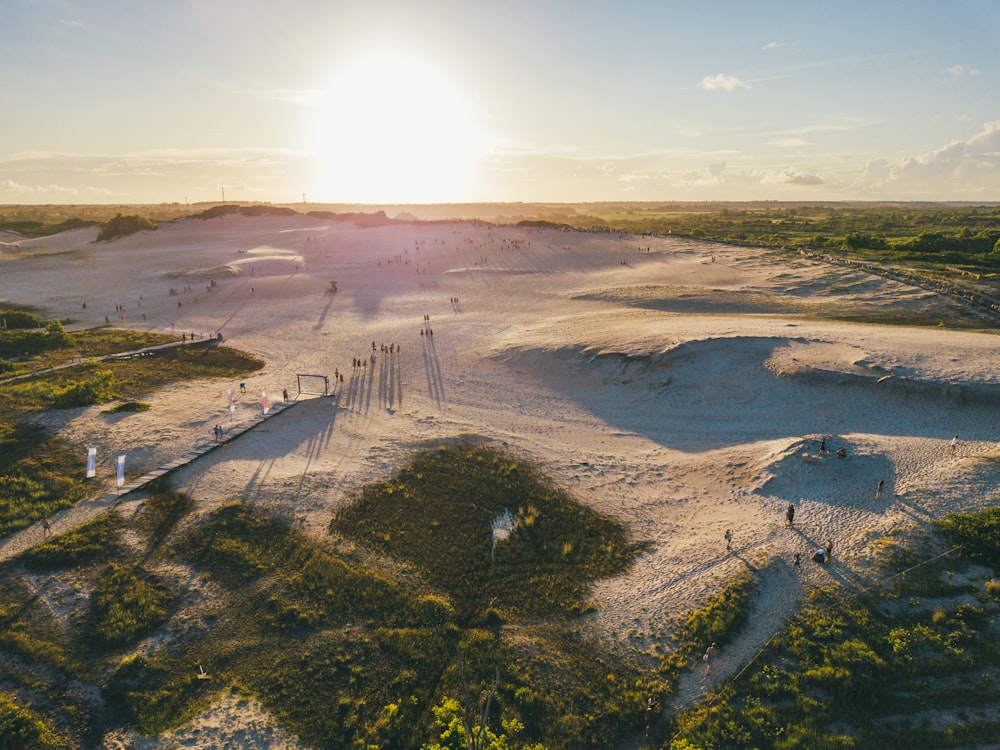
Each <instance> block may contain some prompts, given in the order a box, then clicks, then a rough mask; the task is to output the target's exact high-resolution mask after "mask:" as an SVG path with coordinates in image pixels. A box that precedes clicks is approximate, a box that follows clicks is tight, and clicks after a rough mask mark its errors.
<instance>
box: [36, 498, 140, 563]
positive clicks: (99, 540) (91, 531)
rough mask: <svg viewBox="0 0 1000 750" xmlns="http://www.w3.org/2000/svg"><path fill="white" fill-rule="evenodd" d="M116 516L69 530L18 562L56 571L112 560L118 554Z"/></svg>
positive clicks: (118, 542)
mask: <svg viewBox="0 0 1000 750" xmlns="http://www.w3.org/2000/svg"><path fill="white" fill-rule="evenodd" d="M120 528H121V519H120V518H119V516H118V514H117V513H114V512H108V513H104V514H102V515H100V516H98V517H97V518H95V519H94V520H93V521H89V522H87V523H85V524H83V525H82V526H77V527H76V528H75V529H73V530H72V531H67V532H66V533H65V534H60V535H59V536H56V537H53V538H52V539H49V540H48V541H44V542H42V543H41V544H36V545H35V546H34V547H32V548H31V549H29V550H27V551H25V552H23V553H22V554H21V556H20V560H21V562H22V563H23V564H24V566H25V567H26V568H29V569H31V570H39V571H43V570H60V569H64V568H74V567H78V566H81V565H88V564H91V563H94V562H101V561H105V560H110V559H112V558H113V557H114V556H115V555H117V554H118V553H119V552H120V551H121V540H120V539H119V530H120Z"/></svg>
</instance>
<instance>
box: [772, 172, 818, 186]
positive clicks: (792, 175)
mask: <svg viewBox="0 0 1000 750" xmlns="http://www.w3.org/2000/svg"><path fill="white" fill-rule="evenodd" d="M779 182H781V183H783V184H785V185H799V186H802V187H813V186H815V185H825V184H826V181H825V180H824V179H823V178H822V177H820V176H819V175H815V174H808V173H806V172H796V171H795V170H794V169H786V170H784V171H782V172H781V174H780V176H779Z"/></svg>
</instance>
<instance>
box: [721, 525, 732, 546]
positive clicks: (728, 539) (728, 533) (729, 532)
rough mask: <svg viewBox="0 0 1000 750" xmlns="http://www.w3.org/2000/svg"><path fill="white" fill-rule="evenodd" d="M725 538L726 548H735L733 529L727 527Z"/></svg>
mask: <svg viewBox="0 0 1000 750" xmlns="http://www.w3.org/2000/svg"><path fill="white" fill-rule="evenodd" d="M723 538H724V539H725V540H726V550H727V551H728V550H731V549H732V548H733V530H732V529H726V533H725V534H723Z"/></svg>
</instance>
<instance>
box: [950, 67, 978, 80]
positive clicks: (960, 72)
mask: <svg viewBox="0 0 1000 750" xmlns="http://www.w3.org/2000/svg"><path fill="white" fill-rule="evenodd" d="M948 72H949V73H951V76H952V77H953V78H964V77H965V76H977V75H979V73H980V72H981V71H979V70H978V69H977V68H968V67H966V66H965V65H952V66H951V67H950V68H948Z"/></svg>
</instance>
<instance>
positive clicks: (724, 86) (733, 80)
mask: <svg viewBox="0 0 1000 750" xmlns="http://www.w3.org/2000/svg"><path fill="white" fill-rule="evenodd" d="M698 88H700V89H702V90H704V91H732V90H733V89H748V88H750V84H749V83H747V82H746V81H744V80H741V79H739V78H737V77H736V76H727V75H725V74H724V73H718V74H716V75H714V76H705V77H704V78H702V79H701V82H700V83H699V84H698Z"/></svg>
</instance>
